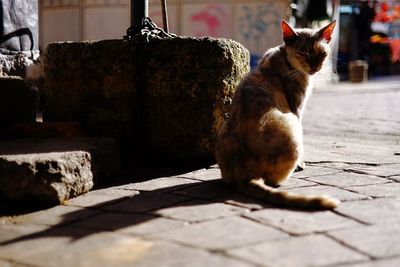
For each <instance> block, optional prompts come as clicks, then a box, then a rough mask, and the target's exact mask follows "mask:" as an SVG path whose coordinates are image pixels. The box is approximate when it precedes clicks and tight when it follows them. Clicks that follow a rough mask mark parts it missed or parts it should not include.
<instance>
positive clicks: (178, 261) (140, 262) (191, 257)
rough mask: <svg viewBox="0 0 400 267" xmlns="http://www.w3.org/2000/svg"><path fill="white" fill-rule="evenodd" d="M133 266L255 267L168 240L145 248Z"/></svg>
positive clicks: (219, 254)
mask: <svg viewBox="0 0 400 267" xmlns="http://www.w3.org/2000/svg"><path fill="white" fill-rule="evenodd" d="M160 264H161V265H160ZM135 266H138V267H155V266H188V267H189V266H190V267H204V266H215V267H223V266H230V267H255V265H254V264H251V263H247V262H244V261H240V260H237V259H233V258H230V257H226V256H225V255H224V254H222V253H210V252H208V251H204V250H200V249H195V248H191V247H188V246H182V245H177V244H173V243H168V242H162V243H158V244H156V245H154V246H153V247H152V249H151V250H147V251H146V252H145V253H143V255H142V256H141V257H140V258H139V259H137V260H136V261H135Z"/></svg>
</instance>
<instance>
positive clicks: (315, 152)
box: [0, 79, 400, 267]
mask: <svg viewBox="0 0 400 267" xmlns="http://www.w3.org/2000/svg"><path fill="white" fill-rule="evenodd" d="M323 87H324V86H318V87H317V89H316V90H315V93H314V95H313V96H312V97H311V98H310V101H309V105H308V107H307V110H306V113H305V115H304V118H303V124H304V142H305V150H306V152H305V153H306V154H305V161H306V163H307V168H306V169H305V170H304V171H302V172H297V173H295V174H294V176H293V177H292V178H291V179H289V181H287V183H286V184H284V185H283V186H282V188H283V189H285V190H289V191H292V192H297V193H304V194H306V193H307V194H329V195H331V196H334V197H337V198H339V199H341V201H342V203H341V205H340V206H339V207H338V208H337V209H336V210H334V211H319V212H306V211H294V210H287V209H280V208H276V207H274V206H270V205H266V204H262V203H259V202H257V201H254V200H252V199H250V198H247V197H244V196H242V195H240V194H238V193H237V192H236V191H235V190H234V189H232V188H230V187H227V186H226V185H224V184H223V183H221V182H220V180H219V178H220V172H219V169H218V166H217V165H209V166H204V168H200V167H199V168H195V169H193V168H192V169H189V170H187V171H175V172H172V173H174V174H173V175H172V176H171V175H163V173H162V171H160V173H161V174H158V175H155V176H154V175H152V177H146V173H145V172H144V174H141V175H138V176H135V177H132V179H134V180H135V181H137V182H135V183H129V184H122V185H118V186H113V187H109V188H105V189H100V190H95V191H92V192H90V193H88V194H86V195H83V196H81V197H78V198H75V199H72V200H70V201H68V202H67V203H65V205H62V206H57V207H53V208H50V209H47V210H41V211H37V212H33V213H27V214H25V215H20V216H3V217H1V218H0V242H1V244H0V266H156V267H164V266H189V267H194V266H199V267H200V266H201V267H204V266H209V267H211V266H224V267H225V266H230V267H233V266H274V267H275V266H296V267H298V266H352V267H355V266H357V267H369V266H374V267H375V266H377V267H381V266H393V267H394V266H400V242H399V241H400V82H399V81H398V80H395V79H382V80H376V81H373V82H371V83H364V84H351V83H344V84H337V85H329V86H326V88H323ZM148 178H151V179H150V180H148Z"/></svg>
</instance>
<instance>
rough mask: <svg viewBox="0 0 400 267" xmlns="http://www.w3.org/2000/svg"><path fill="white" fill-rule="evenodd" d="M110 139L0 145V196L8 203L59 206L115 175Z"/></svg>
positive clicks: (23, 141) (116, 166)
mask: <svg viewBox="0 0 400 267" xmlns="http://www.w3.org/2000/svg"><path fill="white" fill-rule="evenodd" d="M118 170H119V158H118V153H117V147H116V143H115V141H113V140H112V139H105V138H103V139H93V138H92V139H88V138H70V139H19V140H7V141H5V140H3V141H0V195H2V196H4V197H5V198H6V199H7V200H9V201H11V202H24V201H29V202H30V203H31V202H44V203H54V204H58V203H61V202H63V201H65V200H67V199H69V198H71V197H74V196H77V195H80V194H83V193H86V192H88V191H89V190H90V189H91V188H92V187H93V185H94V184H96V183H99V182H102V181H104V180H106V179H108V178H110V177H112V176H114V178H115V176H116V175H118Z"/></svg>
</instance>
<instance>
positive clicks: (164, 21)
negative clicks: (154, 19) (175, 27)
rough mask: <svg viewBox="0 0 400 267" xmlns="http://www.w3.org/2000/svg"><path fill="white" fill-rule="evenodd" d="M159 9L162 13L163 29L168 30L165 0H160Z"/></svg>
mask: <svg viewBox="0 0 400 267" xmlns="http://www.w3.org/2000/svg"><path fill="white" fill-rule="evenodd" d="M161 9H162V15H163V26H164V31H165V32H166V33H168V32H169V27H168V10H167V0H161Z"/></svg>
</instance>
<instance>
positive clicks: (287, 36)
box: [281, 20, 298, 44]
mask: <svg viewBox="0 0 400 267" xmlns="http://www.w3.org/2000/svg"><path fill="white" fill-rule="evenodd" d="M281 27H282V33H283V41H285V43H286V44H287V43H290V42H291V41H293V40H294V39H295V38H296V37H298V35H297V33H296V32H295V31H294V30H293V29H292V27H290V25H289V24H288V23H287V22H286V21H284V20H282V22H281Z"/></svg>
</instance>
